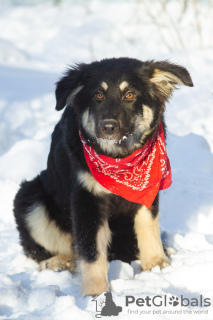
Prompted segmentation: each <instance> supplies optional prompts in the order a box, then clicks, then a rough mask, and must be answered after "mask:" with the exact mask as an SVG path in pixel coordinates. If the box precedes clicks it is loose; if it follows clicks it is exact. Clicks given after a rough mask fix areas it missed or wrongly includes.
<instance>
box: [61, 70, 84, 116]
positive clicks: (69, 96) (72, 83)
mask: <svg viewBox="0 0 213 320" xmlns="http://www.w3.org/2000/svg"><path fill="white" fill-rule="evenodd" d="M84 66H85V64H79V65H76V66H75V67H72V68H71V69H68V70H67V71H66V72H65V75H64V76H63V77H62V78H61V79H60V80H59V81H58V82H57V83H56V90H55V96H56V107H55V108H56V110H62V109H63V108H64V107H65V106H66V105H68V104H70V103H72V101H73V99H74V96H75V95H76V94H77V93H78V92H79V91H81V89H82V88H83V85H82V84H81V78H82V74H83V69H84Z"/></svg>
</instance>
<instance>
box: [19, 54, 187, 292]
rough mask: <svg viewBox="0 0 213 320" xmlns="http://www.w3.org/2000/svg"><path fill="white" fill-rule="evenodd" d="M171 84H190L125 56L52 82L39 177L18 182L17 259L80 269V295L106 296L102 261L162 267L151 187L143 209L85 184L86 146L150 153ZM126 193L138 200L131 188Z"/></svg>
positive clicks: (163, 65) (178, 71) (119, 155)
mask: <svg viewBox="0 0 213 320" xmlns="http://www.w3.org/2000/svg"><path fill="white" fill-rule="evenodd" d="M180 84H181V85H186V86H193V83H192V80H191V78H190V75H189V73H188V72H187V70H186V69H185V68H183V67H181V66H178V65H175V64H172V63H169V62H167V61H159V62H155V61H146V62H141V61H139V60H136V59H129V58H119V59H106V60H102V61H100V62H93V63H91V64H79V65H77V66H75V67H73V68H71V69H69V70H68V71H67V73H66V74H65V76H64V77H62V78H61V80H60V81H59V82H58V83H57V88H56V100H57V105H56V109H57V110H61V109H63V108H64V107H66V108H65V111H64V113H63V115H62V118H61V120H60V121H59V123H58V124H57V125H56V127H55V130H54V132H53V134H52V143H51V148H50V153H49V157H48V163H47V169H46V170H44V171H42V172H41V173H40V175H38V176H37V177H36V178H35V179H33V180H32V181H25V182H23V183H22V185H21V188H20V190H19V192H18V194H17V195H16V198H15V201H14V214H15V218H16V222H17V227H18V230H19V232H20V239H21V244H22V246H23V248H24V251H25V253H26V255H27V256H29V257H31V258H33V259H35V260H36V261H38V262H40V263H41V264H40V266H41V270H43V269H53V270H63V269H69V270H71V271H73V270H74V267H75V261H76V260H78V261H80V266H81V271H82V289H83V290H82V291H83V295H84V296H85V295H95V294H99V293H101V292H103V291H108V279H107V265H108V261H110V260H114V259H120V260H123V261H126V262H130V261H131V260H134V259H136V258H139V259H140V260H141V266H142V269H143V270H150V269H152V268H153V267H154V266H156V265H159V266H160V267H161V268H163V267H166V266H168V265H169V260H168V258H167V256H166V255H165V252H164V249H163V245H162V242H161V238H160V231H159V224H158V201H159V200H158V190H159V188H156V187H155V185H154V186H152V187H153V188H155V192H154V193H152V191H151V193H150V195H152V197H153V195H154V199H153V201H152V204H151V205H150V207H149V206H145V205H143V204H144V203H145V202H143V200H142V202H141V201H130V200H127V198H128V196H129V195H130V194H131V192H129V193H128V192H126V194H127V198H126V197H125V196H124V197H122V196H121V195H120V193H119V192H118V193H116V192H113V190H112V188H111V189H110V186H111V184H110V183H109V185H110V186H109V188H107V187H105V184H104V183H99V182H98V181H97V179H96V178H94V175H93V174H91V170H90V168H89V165H88V162H87V161H86V159H85V146H86V148H87V151H88V150H92V151H93V152H94V154H96V155H97V156H99V155H103V156H106V157H107V158H109V159H112V160H116V161H118V162H119V161H120V160H121V159H122V160H123V159H124V161H125V159H129V158H128V157H129V156H131V155H132V154H134V153H135V152H136V153H137V151H138V150H139V151H140V150H142V152H143V150H144V149H143V148H144V146H148V145H149V150H150V152H152V151H153V150H154V149H153V143H155V141H157V140H156V139H157V136H158V132H159V127H160V126H161V127H162V128H163V129H162V130H163V131H164V133H165V122H164V118H163V112H164V108H165V103H166V101H167V100H168V99H169V98H170V96H171V94H172V91H173V89H175V88H176V85H180ZM150 143H151V144H150ZM88 148H90V149H88ZM145 149H146V150H148V149H147V148H145ZM146 152H148V151H146ZM139 153H140V152H139ZM147 157H149V152H148V154H146V157H145V160H144V161H145V162H144V163H145V164H146V165H147V162H146V159H147ZM90 160H91V163H92V164H95V165H97V163H96V160H95V159H94V161H93V158H91V159H90ZM100 161H102V160H100ZM162 161H163V160H162ZM148 166H149V165H148ZM109 167H110V166H108V169H109ZM96 169H97V170H99V167H98V165H97V168H96ZM154 169H155V174H157V176H159V175H160V171H159V172H158V170H156V168H154ZM99 171H100V170H99ZM121 171H122V170H121ZM156 171H157V173H156ZM99 173H100V172H99ZM121 173H122V172H121ZM141 176H142V178H143V172H142V171H140V174H139V175H138V176H137V179H138V177H139V178H140V177H141ZM148 176H149V177H150V174H149V175H148ZM106 177H107V176H106ZM151 178H152V171H151ZM101 179H102V178H101ZM111 179H112V180H113V179H114V176H113V173H112V175H111ZM116 179H117V178H116ZM116 179H115V180H116ZM125 179H126V181H127V180H128V179H129V178H128V177H127V176H125ZM132 179H134V177H133V178H132ZM137 179H136V180H137ZM102 180H103V179H102ZM127 184H128V183H126V186H127ZM136 184H137V181H136ZM111 187H112V186H111ZM133 189H134V190H136V191H134V195H136V193H137V196H140V191H138V190H139V189H137V185H136V186H134V188H133ZM150 190H151V189H150ZM156 190H157V191H156ZM128 199H129V198H128ZM144 199H146V197H145V198H144Z"/></svg>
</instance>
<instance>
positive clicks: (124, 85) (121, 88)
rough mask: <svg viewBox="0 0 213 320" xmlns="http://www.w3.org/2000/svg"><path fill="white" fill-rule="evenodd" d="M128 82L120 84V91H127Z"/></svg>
mask: <svg viewBox="0 0 213 320" xmlns="http://www.w3.org/2000/svg"><path fill="white" fill-rule="evenodd" d="M128 85H129V84H128V82H127V81H123V82H122V83H121V84H120V86H119V88H120V90H121V91H124V90H125V89H126V87H128Z"/></svg>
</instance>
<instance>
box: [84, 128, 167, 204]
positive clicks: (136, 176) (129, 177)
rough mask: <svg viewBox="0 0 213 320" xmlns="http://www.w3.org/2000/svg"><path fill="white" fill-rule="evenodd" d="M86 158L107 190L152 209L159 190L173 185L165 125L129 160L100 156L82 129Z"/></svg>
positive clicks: (93, 172) (94, 175)
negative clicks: (86, 138)
mask: <svg viewBox="0 0 213 320" xmlns="http://www.w3.org/2000/svg"><path fill="white" fill-rule="evenodd" d="M79 135H80V139H81V141H82V145H83V150H84V156H85V159H86V162H87V164H88V167H89V169H90V171H91V173H92V175H93V177H94V178H95V179H96V180H97V181H98V182H99V183H100V184H101V185H102V186H103V187H105V188H106V189H107V190H109V191H111V192H112V193H114V194H117V195H119V196H121V197H123V198H125V199H127V200H129V201H131V202H136V203H140V204H143V205H145V206H146V207H147V208H150V207H151V205H152V203H153V201H154V199H155V197H156V195H157V193H158V191H159V190H162V189H166V188H168V187H169V186H170V185H171V168H170V163H169V159H168V156H167V153H166V145H165V137H164V131H163V126H162V123H160V125H159V128H158V131H157V134H156V135H155V136H154V137H153V138H152V139H150V140H148V141H147V142H146V143H145V145H144V146H143V147H142V148H140V149H138V150H136V151H134V152H133V153H132V154H131V155H130V156H127V157H125V158H111V157H108V156H105V155H100V154H97V153H96V151H95V150H94V149H93V148H92V147H91V146H90V145H88V144H87V142H86V140H85V139H84V138H83V136H82V133H81V130H80V129H79Z"/></svg>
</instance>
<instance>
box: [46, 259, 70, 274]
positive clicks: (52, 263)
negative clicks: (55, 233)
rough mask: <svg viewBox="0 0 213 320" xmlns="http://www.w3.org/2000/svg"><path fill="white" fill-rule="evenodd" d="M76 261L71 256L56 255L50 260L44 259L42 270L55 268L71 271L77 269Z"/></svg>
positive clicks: (54, 269) (56, 269) (55, 269)
mask: <svg viewBox="0 0 213 320" xmlns="http://www.w3.org/2000/svg"><path fill="white" fill-rule="evenodd" d="M75 267H76V265H75V261H72V260H71V259H70V258H67V257H63V256H55V257H53V258H50V259H48V260H44V261H42V262H41V263H40V271H42V270H53V271H63V270H69V271H71V272H74V271H75Z"/></svg>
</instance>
